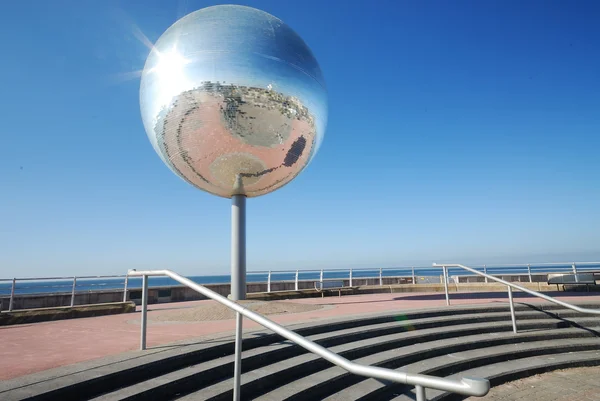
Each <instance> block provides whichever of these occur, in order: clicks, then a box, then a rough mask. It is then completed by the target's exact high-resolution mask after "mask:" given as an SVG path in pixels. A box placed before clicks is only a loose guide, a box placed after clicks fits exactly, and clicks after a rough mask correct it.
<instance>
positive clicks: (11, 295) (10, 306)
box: [8, 278, 17, 312]
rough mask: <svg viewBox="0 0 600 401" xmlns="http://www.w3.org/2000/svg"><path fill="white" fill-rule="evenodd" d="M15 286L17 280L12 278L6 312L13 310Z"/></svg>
mask: <svg viewBox="0 0 600 401" xmlns="http://www.w3.org/2000/svg"><path fill="white" fill-rule="evenodd" d="M16 284H17V279H16V278H13V281H12V287H10V302H9V303H8V311H9V312H10V311H12V310H13V306H14V302H15V286H16Z"/></svg>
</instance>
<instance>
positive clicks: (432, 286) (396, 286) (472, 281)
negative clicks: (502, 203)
mask: <svg viewBox="0 0 600 401" xmlns="http://www.w3.org/2000/svg"><path fill="white" fill-rule="evenodd" d="M498 277H499V278H502V279H504V280H506V281H511V282H518V283H522V284H527V285H526V286H527V287H528V288H529V287H531V289H533V290H536V291H550V290H554V291H556V290H559V289H562V286H561V288H558V286H555V285H552V286H548V285H546V281H547V276H546V275H545V274H544V275H541V274H540V275H533V276H532V279H531V281H532V282H531V283H530V282H529V281H530V279H529V276H528V275H507V276H498ZM339 281H343V282H344V286H349V285H350V280H349V279H344V280H339ZM441 282H442V281H441V277H416V284H415V283H413V282H412V278H411V277H383V278H382V282H381V283H380V281H379V278H378V277H377V278H355V279H353V280H352V286H360V287H361V288H360V289H359V290H358V291H357V293H365V292H390V291H391V292H439V291H443V290H444V287H443V285H442V284H441ZM314 286H315V281H314V280H310V281H299V282H298V290H299V291H295V283H294V282H293V281H285V282H273V283H271V292H270V293H268V292H267V289H268V284H267V283H248V284H247V292H248V293H249V294H255V295H254V296H249V298H257V297H259V298H265V299H270V298H281V297H285V298H297V297H306V296H309V297H310V296H315V295H319V294H317V293H316V291H314ZM205 287H207V288H209V289H211V290H213V291H215V292H216V293H218V294H220V295H223V296H228V295H229V293H230V284H228V283H227V284H206V285H205ZM582 289H583V290H585V289H586V288H582ZM310 290H312V291H310ZM449 290H450V291H457V290H459V291H496V290H498V291H505V290H506V287H505V286H503V285H500V286H498V285H492V284H491V283H489V284H486V283H485V279H484V278H483V277H478V276H471V277H464V276H463V277H458V278H451V280H450V284H449ZM276 293H279V294H276ZM262 294H273V295H262ZM141 299H142V291H141V289H140V288H131V289H129V290H128V291H127V296H126V298H125V301H133V302H134V303H135V304H137V305H139V304H140V303H141ZM202 299H206V297H204V296H203V295H201V294H199V293H197V292H196V291H194V290H192V289H191V288H188V287H185V286H168V287H151V288H149V289H148V303H150V304H154V303H168V302H182V301H195V300H202ZM74 301H75V302H74V305H93V304H105V303H114V302H123V301H124V299H123V290H104V291H88V292H78V293H76V294H75V300H74ZM9 302H10V297H9V296H3V297H1V298H0V310H2V311H6V310H8V308H9ZM70 305H71V293H70V292H69V293H56V294H28V295H17V296H15V298H14V300H13V310H19V309H36V308H56V307H63V306H70Z"/></svg>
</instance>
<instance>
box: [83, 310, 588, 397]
mask: <svg viewBox="0 0 600 401" xmlns="http://www.w3.org/2000/svg"><path fill="white" fill-rule="evenodd" d="M553 313H554V315H559V314H562V315H571V314H574V315H576V313H575V312H572V311H562V310H559V311H555V312H553ZM425 316H426V315H425ZM519 317H520V318H521V319H522V320H523V321H528V320H535V319H539V318H543V317H547V314H546V313H542V312H538V311H528V310H523V311H520V312H519ZM496 321H504V322H507V321H510V315H509V314H508V313H507V312H492V313H478V314H476V315H474V316H470V317H466V316H461V317H457V316H437V317H425V318H421V319H417V320H409V321H407V320H402V321H394V322H391V323H379V324H372V325H370V326H368V329H366V330H363V329H362V327H355V328H349V329H343V330H339V331H333V332H328V333H320V334H316V335H313V336H308V338H309V339H311V340H313V341H315V342H317V343H319V344H321V345H323V346H325V347H335V346H338V345H342V344H348V343H355V342H357V341H361V340H368V341H370V342H372V343H377V342H378V340H377V339H378V338H380V337H382V336H389V335H394V336H396V337H397V335H398V334H402V333H406V332H407V331H411V332H413V333H414V332H415V330H419V332H420V333H421V335H419V336H416V335H414V336H411V337H407V338H406V339H405V340H404V341H403V342H398V341H397V342H396V343H394V344H383V345H380V346H379V347H380V348H381V347H386V346H387V348H382V349H390V347H394V346H396V347H398V346H408V345H410V344H411V341H413V340H411V339H416V341H424V340H426V339H434V338H440V337H444V336H451V335H454V334H453V332H452V331H449V332H448V333H446V334H444V333H439V328H440V327H451V326H453V325H463V324H468V323H489V322H496ZM554 322H555V321H554V320H552V321H551V323H554ZM551 326H552V325H551ZM510 329H511V326H509V325H508V323H506V324H505V325H504V327H503V328H502V330H510ZM423 330H429V331H428V332H423ZM471 330H485V326H481V328H471ZM494 330H499V329H494ZM461 332H462V333H463V334H464V333H465V331H464V330H463V331H461ZM355 347H356V345H352V346H350V347H348V346H345V347H342V348H340V350H343V351H345V350H349V349H353V348H355ZM363 348H365V349H366V348H367V345H365V346H364V347H363ZM334 351H335V350H334ZM360 351H361V349H357V350H355V351H354V353H355V354H356V355H360V354H359V352H360ZM363 352H364V351H363ZM369 352H376V350H375V349H373V350H370V351H369ZM300 356H302V357H300ZM242 358H243V362H242V369H243V372H247V371H253V370H255V369H261V368H263V369H262V370H261V371H265V370H264V368H265V367H266V366H268V365H273V364H274V363H276V362H279V363H282V364H284V365H286V364H292V365H291V366H298V364H301V363H305V362H306V361H311V362H312V364H311V365H312V367H313V368H315V367H316V366H321V365H322V366H323V368H325V367H327V366H329V364H328V362H326V361H324V360H321V358H320V357H317V356H316V355H313V354H309V353H307V352H306V351H305V350H304V349H302V348H300V347H298V346H296V345H294V344H291V343H289V342H280V343H275V344H270V345H268V346H263V347H260V348H254V349H251V350H249V351H244V352H243V354H242ZM290 358H293V359H290ZM232 373H233V355H232V354H229V355H225V356H223V357H221V358H220V359H219V362H218V363H215V362H214V361H208V363H206V362H202V363H200V364H196V365H192V366H188V367H186V368H184V369H178V370H175V371H171V372H168V373H165V374H163V375H153V376H152V377H150V378H149V379H146V380H143V381H140V382H138V383H134V384H132V385H130V386H127V387H122V388H119V389H116V390H114V391H111V392H106V393H104V394H102V395H100V396H97V397H96V398H94V399H95V400H105V401H107V400H121V399H131V400H134V399H144V397H156V396H157V395H158V394H161V395H162V396H164V397H169V396H174V395H175V394H186V392H190V391H195V390H197V389H199V388H204V387H207V386H210V385H212V384H215V383H217V382H219V381H222V380H224V379H227V378H231V377H232ZM249 374H250V375H252V374H253V373H249ZM291 377H292V378H293V377H295V375H292V376H291ZM200 379H201V380H200ZM206 393H207V394H208V393H210V392H206Z"/></svg>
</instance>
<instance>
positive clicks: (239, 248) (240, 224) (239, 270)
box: [231, 195, 246, 301]
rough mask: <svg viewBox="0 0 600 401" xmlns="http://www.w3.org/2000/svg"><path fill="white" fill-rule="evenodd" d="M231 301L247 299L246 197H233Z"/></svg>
mask: <svg viewBox="0 0 600 401" xmlns="http://www.w3.org/2000/svg"><path fill="white" fill-rule="evenodd" d="M231 299H233V300H234V301H239V300H241V299H246V197H245V196H244V195H233V196H232V197H231Z"/></svg>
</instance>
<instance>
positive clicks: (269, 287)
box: [267, 270, 271, 292]
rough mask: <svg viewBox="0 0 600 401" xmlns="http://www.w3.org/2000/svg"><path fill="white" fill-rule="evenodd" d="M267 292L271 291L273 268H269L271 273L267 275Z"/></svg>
mask: <svg viewBox="0 0 600 401" xmlns="http://www.w3.org/2000/svg"><path fill="white" fill-rule="evenodd" d="M267 292H271V270H269V275H268V276H267Z"/></svg>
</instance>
